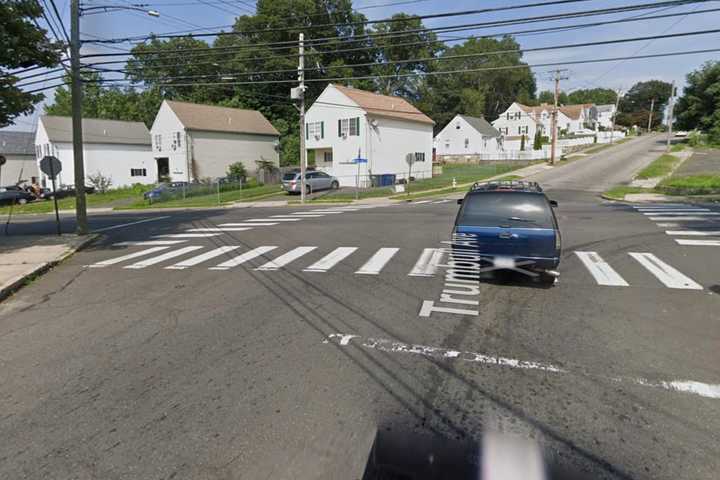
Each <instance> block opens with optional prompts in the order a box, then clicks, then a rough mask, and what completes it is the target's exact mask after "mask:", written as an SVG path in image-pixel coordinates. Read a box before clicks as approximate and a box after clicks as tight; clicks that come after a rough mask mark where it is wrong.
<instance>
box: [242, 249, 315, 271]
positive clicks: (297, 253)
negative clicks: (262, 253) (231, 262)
mask: <svg viewBox="0 0 720 480" xmlns="http://www.w3.org/2000/svg"><path fill="white" fill-rule="evenodd" d="M316 248H317V247H297V248H293V249H292V250H290V251H289V252H287V253H284V254H282V255H280V256H279V257H277V258H276V259H275V260H271V261H269V262H267V263H265V264H263V265H260V266H259V267H258V268H256V269H255V270H261V271H262V270H277V269H279V268H282V267H284V266H286V265H288V264H289V263H290V262H292V261H294V260H297V259H298V258H300V257H302V256H303V255H305V254H306V253H310V252H312V251H313V250H315V249H316Z"/></svg>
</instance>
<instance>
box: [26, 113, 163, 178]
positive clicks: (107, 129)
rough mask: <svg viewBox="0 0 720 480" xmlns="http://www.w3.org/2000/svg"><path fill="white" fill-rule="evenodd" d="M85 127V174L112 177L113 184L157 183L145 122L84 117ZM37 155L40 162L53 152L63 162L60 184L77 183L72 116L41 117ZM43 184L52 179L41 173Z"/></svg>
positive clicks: (148, 133)
mask: <svg viewBox="0 0 720 480" xmlns="http://www.w3.org/2000/svg"><path fill="white" fill-rule="evenodd" d="M82 128H83V155H84V160H85V175H95V174H97V173H101V174H102V175H103V176H105V177H109V178H110V179H111V180H112V185H111V186H112V187H113V188H115V187H123V186H129V185H132V184H134V183H145V184H148V183H154V182H155V180H156V179H157V172H156V169H155V164H154V162H153V161H152V155H151V153H150V132H148V129H147V127H146V126H145V125H144V124H143V123H142V122H123V121H118V120H100V119H94V118H85V119H83V121H82ZM35 155H36V158H37V161H38V164H39V162H40V160H41V159H42V158H43V157H44V156H46V155H54V156H55V157H57V158H58V160H60V162H61V163H62V171H61V172H60V174H59V175H58V177H57V182H56V183H57V185H58V186H62V185H74V184H75V177H74V175H75V173H74V172H75V168H74V166H73V162H74V158H73V145H72V119H71V118H70V117H56V116H50V115H44V116H42V117H40V120H39V122H38V128H37V132H36V133H35ZM40 179H41V180H40V181H41V184H42V185H43V186H47V187H50V186H51V181H50V180H49V179H48V178H47V176H46V175H45V174H43V173H41V174H40Z"/></svg>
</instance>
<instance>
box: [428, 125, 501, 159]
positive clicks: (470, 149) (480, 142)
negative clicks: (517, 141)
mask: <svg viewBox="0 0 720 480" xmlns="http://www.w3.org/2000/svg"><path fill="white" fill-rule="evenodd" d="M458 127H460V128H458ZM465 139H467V140H468V142H467V145H466V144H465ZM434 143H435V153H436V155H439V156H456V155H475V154H490V153H497V152H498V151H500V148H501V144H500V142H499V137H492V136H486V135H483V134H482V133H481V132H478V131H477V130H475V128H474V127H473V126H472V125H470V124H469V123H468V122H467V121H466V120H465V119H464V118H462V117H461V116H460V115H456V116H455V118H453V119H452V120H451V121H450V123H448V124H447V125H446V126H445V128H443V129H442V130H441V131H440V133H438V135H437V136H436V137H435V142H434Z"/></svg>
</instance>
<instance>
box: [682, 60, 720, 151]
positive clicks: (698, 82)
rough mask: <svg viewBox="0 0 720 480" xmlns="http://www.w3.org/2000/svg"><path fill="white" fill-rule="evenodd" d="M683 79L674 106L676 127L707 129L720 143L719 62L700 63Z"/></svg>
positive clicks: (714, 139)
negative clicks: (680, 95) (682, 88)
mask: <svg viewBox="0 0 720 480" xmlns="http://www.w3.org/2000/svg"><path fill="white" fill-rule="evenodd" d="M686 79H687V85H686V86H685V88H684V90H683V95H682V97H680V98H679V99H678V102H677V106H676V108H675V112H676V116H677V126H678V128H682V129H687V130H690V129H695V128H697V129H700V130H703V131H706V132H709V133H710V134H711V136H712V137H713V138H712V139H713V141H715V142H718V143H720V61H715V62H707V63H705V64H703V65H702V66H701V67H700V68H699V69H697V70H695V71H694V72H691V73H689V74H688V75H687V77H686Z"/></svg>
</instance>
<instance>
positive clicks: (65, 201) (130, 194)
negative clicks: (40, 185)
mask: <svg viewBox="0 0 720 480" xmlns="http://www.w3.org/2000/svg"><path fill="white" fill-rule="evenodd" d="M150 188H151V186H148V185H143V186H135V187H127V188H117V189H114V190H109V191H107V192H105V193H92V194H89V195H86V196H85V199H86V202H87V206H88V207H103V206H110V204H112V203H113V202H118V201H124V200H127V201H132V200H133V199H134V198H135V199H137V200H140V199H142V194H143V192H145V191H146V190H149V189H150ZM58 209H59V210H74V209H75V197H65V198H60V199H58ZM54 210H55V206H54V204H53V202H52V201H51V200H39V201H35V202H31V203H26V204H25V205H15V206H14V208H13V215H16V214H20V215H22V214H28V213H49V212H53V211H54ZM9 211H10V207H9V206H3V207H0V213H3V214H5V213H7V212H9Z"/></svg>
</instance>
